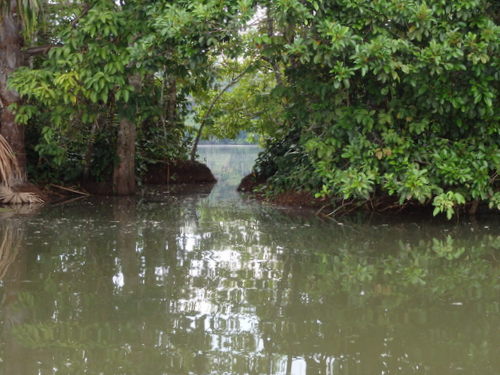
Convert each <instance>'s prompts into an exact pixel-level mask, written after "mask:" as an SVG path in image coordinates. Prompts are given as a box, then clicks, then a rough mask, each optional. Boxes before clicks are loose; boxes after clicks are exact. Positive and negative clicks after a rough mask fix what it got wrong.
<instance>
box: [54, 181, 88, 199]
mask: <svg viewBox="0 0 500 375" xmlns="http://www.w3.org/2000/svg"><path fill="white" fill-rule="evenodd" d="M49 186H52V187H55V188H56V189H60V190H64V191H68V192H70V193H73V194H78V195H84V196H86V197H89V196H90V194H89V193H86V192H84V191H80V190H76V189H73V188H69V187H65V186H61V185H56V184H50V185H49Z"/></svg>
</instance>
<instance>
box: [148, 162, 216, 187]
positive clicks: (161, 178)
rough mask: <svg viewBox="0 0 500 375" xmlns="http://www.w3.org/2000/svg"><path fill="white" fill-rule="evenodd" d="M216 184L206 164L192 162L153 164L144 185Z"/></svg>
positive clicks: (149, 168)
mask: <svg viewBox="0 0 500 375" xmlns="http://www.w3.org/2000/svg"><path fill="white" fill-rule="evenodd" d="M215 182H217V180H216V179H215V177H214V175H213V174H212V172H211V171H210V169H209V168H208V167H207V166H206V165H205V164H202V163H200V162H197V161H191V160H177V161H173V162H170V163H156V164H151V165H150V166H149V167H148V170H147V172H146V174H145V176H144V183H146V184H151V185H166V184H213V183H215Z"/></svg>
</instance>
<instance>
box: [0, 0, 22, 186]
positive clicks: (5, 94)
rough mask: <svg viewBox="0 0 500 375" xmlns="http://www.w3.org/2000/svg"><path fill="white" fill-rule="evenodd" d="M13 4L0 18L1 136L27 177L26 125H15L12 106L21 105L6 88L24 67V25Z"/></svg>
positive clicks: (11, 91) (13, 2)
mask: <svg viewBox="0 0 500 375" xmlns="http://www.w3.org/2000/svg"><path fill="white" fill-rule="evenodd" d="M8 1H10V8H9V11H8V12H7V13H6V14H4V15H2V16H1V17H0V134H2V135H3V136H4V137H5V139H6V140H7V142H9V144H10V145H11V147H12V149H13V150H14V152H15V154H16V157H17V160H18V163H19V168H20V169H21V172H22V176H23V178H25V176H26V152H25V144H24V126H23V125H21V124H18V123H16V121H15V115H14V113H13V112H12V111H11V110H10V109H9V106H10V105H12V104H18V103H20V97H19V94H18V93H17V92H15V91H14V90H10V89H9V88H8V87H7V80H8V78H9V75H10V74H12V73H13V72H14V71H15V70H16V69H17V68H19V67H20V66H22V65H23V64H24V62H25V61H24V55H23V53H22V50H21V49H22V47H23V37H22V23H21V19H20V16H19V11H18V9H17V1H16V0H8Z"/></svg>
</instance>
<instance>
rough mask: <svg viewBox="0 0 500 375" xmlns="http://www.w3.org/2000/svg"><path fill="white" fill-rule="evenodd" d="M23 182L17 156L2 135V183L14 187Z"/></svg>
mask: <svg viewBox="0 0 500 375" xmlns="http://www.w3.org/2000/svg"><path fill="white" fill-rule="evenodd" d="M22 180H23V176H22V174H21V170H20V169H19V165H18V164H17V158H16V155H15V154H14V151H12V148H11V147H10V145H9V143H8V142H7V140H6V139H5V138H4V137H3V136H2V135H0V183H2V184H4V185H7V186H12V185H14V184H16V183H19V182H21V181H22Z"/></svg>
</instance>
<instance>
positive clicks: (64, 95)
mask: <svg viewBox="0 0 500 375" xmlns="http://www.w3.org/2000/svg"><path fill="white" fill-rule="evenodd" d="M237 9H238V2H228V3H227V4H222V3H221V2H219V1H209V2H207V1H195V2H193V1H176V2H171V3H169V4H164V3H159V2H154V1H141V0H129V1H124V2H120V4H118V3H117V2H115V1H111V0H106V1H99V2H89V3H84V4H79V3H75V5H74V6H73V7H71V6H62V4H61V7H54V12H53V13H52V14H50V17H48V18H49V26H50V27H49V29H50V31H51V32H52V33H51V34H50V35H49V36H47V38H48V40H50V41H53V40H57V43H58V44H57V46H54V47H53V48H52V49H50V51H49V53H48V55H47V56H44V57H43V58H42V59H39V60H37V62H36V64H35V66H33V67H30V68H27V67H26V68H23V69H19V70H18V71H17V72H16V73H15V74H14V75H13V77H11V79H10V85H11V86H12V87H13V88H15V89H16V90H17V91H18V92H19V93H20V94H21V95H22V96H23V97H24V98H25V99H26V100H27V105H26V106H23V107H20V108H17V121H18V122H20V123H24V124H27V123H29V124H30V125H31V124H36V128H32V129H31V130H29V132H31V133H32V135H31V136H30V137H29V138H30V139H32V140H34V144H30V145H29V148H30V149H31V150H30V151H29V153H30V155H33V157H36V158H37V159H38V160H43V161H44V165H45V166H47V165H48V166H49V167H48V169H49V170H50V171H52V175H51V176H47V178H49V179H50V178H60V179H68V178H69V177H70V176H68V175H67V174H68V173H67V171H68V169H69V170H71V171H72V172H75V173H71V178H74V176H75V175H78V173H80V172H81V173H84V174H85V175H87V176H88V175H89V174H90V175H91V176H93V177H94V178H97V179H98V180H99V179H107V178H109V176H110V173H111V171H112V168H113V165H114V164H115V162H116V160H115V159H116V157H115V143H116V134H117V128H118V125H119V123H120V119H121V118H123V117H126V118H128V119H133V122H134V125H135V126H136V128H137V133H138V139H137V146H138V147H137V149H138V151H139V154H138V155H137V161H138V163H137V166H138V169H139V171H141V170H143V169H144V168H145V163H147V162H153V161H156V160H165V159H175V158H182V157H184V156H185V153H186V151H187V148H186V139H185V131H184V130H183V121H182V120H183V118H184V116H185V115H186V113H187V105H186V98H187V96H188V95H189V93H190V92H191V91H192V90H194V88H195V87H198V86H204V85H207V83H208V82H210V80H212V79H213V76H212V74H211V69H209V67H210V64H211V61H210V60H209V59H208V53H207V52H208V51H209V50H212V49H214V50H215V49H216V48H217V46H218V44H219V43H220V42H222V41H223V40H224V39H226V38H228V36H229V35H230V34H231V33H234V32H236V30H237V29H238V27H239V26H240V24H241V21H240V18H239V17H238V16H236V15H235V12H236V11H237ZM240 15H241V17H246V16H245V15H244V14H241V13H240ZM220 25H225V26H224V27H223V28H221V27H220ZM36 136H38V139H36V140H35V138H36ZM32 166H33V163H32ZM35 169H37V170H38V172H41V171H40V169H39V168H35ZM31 170H33V168H31ZM47 172H48V171H47ZM42 174H44V173H42ZM39 177H40V176H39ZM42 177H43V176H42ZM44 179H45V177H44Z"/></svg>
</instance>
